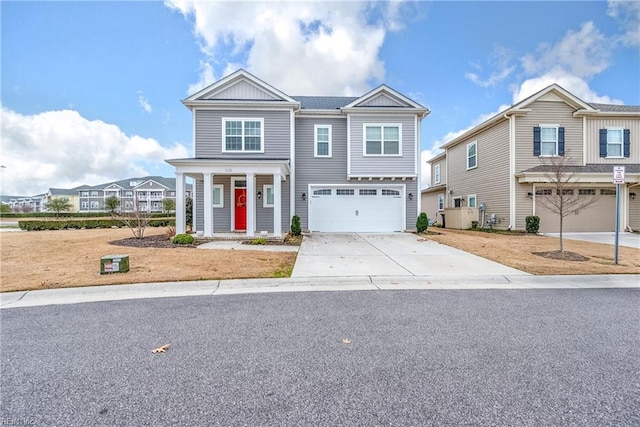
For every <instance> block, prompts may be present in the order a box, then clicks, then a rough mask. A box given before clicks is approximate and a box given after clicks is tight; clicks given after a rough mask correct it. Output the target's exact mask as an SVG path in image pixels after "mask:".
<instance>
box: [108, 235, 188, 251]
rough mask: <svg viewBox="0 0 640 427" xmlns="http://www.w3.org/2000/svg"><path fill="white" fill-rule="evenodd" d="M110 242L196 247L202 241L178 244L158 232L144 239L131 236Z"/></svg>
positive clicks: (165, 246)
mask: <svg viewBox="0 0 640 427" xmlns="http://www.w3.org/2000/svg"><path fill="white" fill-rule="evenodd" d="M109 243H110V244H112V245H116V246H128V247H131V248H195V247H197V246H198V245H199V244H200V243H201V242H197V241H196V242H195V243H193V244H191V245H176V244H174V243H173V242H172V241H171V239H169V238H168V237H167V236H165V235H164V234H158V235H154V236H147V237H144V238H142V239H136V238H135V237H130V238H128V239H122V240H114V241H112V242H109Z"/></svg>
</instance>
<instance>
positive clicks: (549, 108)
mask: <svg viewBox="0 0 640 427" xmlns="http://www.w3.org/2000/svg"><path fill="white" fill-rule="evenodd" d="M441 148H442V149H444V152H442V153H440V154H438V155H436V156H435V157H434V158H432V159H431V160H430V161H429V162H428V163H429V164H430V165H431V182H432V184H433V185H432V187H430V188H428V189H426V190H423V191H422V199H423V205H424V208H423V209H424V210H425V212H427V214H428V216H429V217H430V218H433V219H435V220H437V221H438V222H440V223H442V222H444V223H445V226H448V224H449V223H450V221H449V215H446V214H447V213H451V214H452V215H453V214H456V216H455V217H453V218H455V219H459V217H458V216H457V213H458V212H456V211H455V209H456V208H462V210H465V209H466V210H467V211H468V212H469V213H470V214H471V216H467V217H465V218H467V221H463V222H462V223H460V222H459V221H456V224H455V226H458V227H460V228H466V227H469V226H470V225H471V224H469V223H468V222H469V221H468V219H470V218H472V217H473V219H474V220H476V221H478V222H479V223H481V225H484V226H486V225H487V224H490V225H491V226H493V227H495V228H503V229H506V228H512V229H517V230H524V229H525V217H526V216H528V215H537V216H539V217H540V231H541V232H557V231H558V229H559V218H558V215H557V214H556V213H554V212H552V211H551V210H550V209H548V208H547V207H546V206H544V205H543V203H542V202H543V200H542V198H543V197H547V196H553V195H554V194H555V193H557V189H554V184H553V182H554V178H553V177H552V173H551V172H552V169H553V165H552V163H553V159H554V158H565V159H566V165H567V166H566V167H565V168H564V172H565V177H567V178H569V180H570V185H569V187H570V188H565V189H563V190H562V191H563V192H564V193H563V194H566V195H567V196H569V195H570V196H575V197H577V198H578V199H579V198H581V197H584V198H591V199H593V201H592V203H591V204H590V205H589V206H587V207H585V208H584V209H582V210H578V211H577V212H576V213H575V214H573V215H569V216H567V217H566V218H565V219H564V224H563V225H564V231H569V232H570V231H573V232H579V231H613V230H614V228H615V212H616V206H615V200H616V187H615V186H614V184H613V167H614V166H624V167H625V172H626V174H625V184H624V185H622V186H621V194H620V196H621V197H620V199H621V202H620V207H621V209H620V226H621V229H624V228H629V227H630V228H632V229H634V230H638V229H640V197H637V196H638V193H640V106H621V105H608V104H595V103H587V102H585V101H583V100H581V99H579V98H578V97H576V96H575V95H573V94H571V93H570V92H568V91H567V90H565V89H563V88H562V87H560V86H558V85H556V84H553V85H551V86H549V87H547V88H545V89H543V90H541V91H540V92H538V93H536V94H534V95H532V96H530V97H528V98H527V99H524V100H523V101H520V102H518V103H517V104H515V105H513V106H511V107H510V108H508V109H506V110H505V111H503V112H501V113H499V114H497V115H496V116H494V117H492V118H490V119H488V120H487V121H485V122H483V123H481V124H480V125H478V126H476V127H474V128H472V129H470V130H468V131H467V132H465V133H464V134H462V135H460V136H458V137H456V138H454V139H452V140H451V141H449V142H447V143H446V144H444V145H443V146H442V147H441ZM578 201H579V200H578ZM450 209H451V211H449V210H450ZM443 214H444V215H443ZM443 216H444V218H443Z"/></svg>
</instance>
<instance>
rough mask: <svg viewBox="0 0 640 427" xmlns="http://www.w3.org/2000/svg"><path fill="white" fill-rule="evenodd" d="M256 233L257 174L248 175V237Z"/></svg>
mask: <svg viewBox="0 0 640 427" xmlns="http://www.w3.org/2000/svg"><path fill="white" fill-rule="evenodd" d="M255 232H256V174H255V173H247V236H249V237H251V236H254V235H255Z"/></svg>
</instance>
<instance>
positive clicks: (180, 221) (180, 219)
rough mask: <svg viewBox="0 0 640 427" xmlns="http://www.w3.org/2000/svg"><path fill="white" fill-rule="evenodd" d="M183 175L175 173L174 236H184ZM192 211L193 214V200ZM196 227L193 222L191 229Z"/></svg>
mask: <svg viewBox="0 0 640 427" xmlns="http://www.w3.org/2000/svg"><path fill="white" fill-rule="evenodd" d="M184 184H185V180H184V174H183V173H181V172H176V234H184V232H185V231H186V221H185V219H186V210H185V208H186V202H185V197H184V190H185V185H184ZM193 202H194V205H193V211H194V212H195V210H196V207H195V199H194V200H193ZM195 227H196V224H195V222H194V224H193V228H195Z"/></svg>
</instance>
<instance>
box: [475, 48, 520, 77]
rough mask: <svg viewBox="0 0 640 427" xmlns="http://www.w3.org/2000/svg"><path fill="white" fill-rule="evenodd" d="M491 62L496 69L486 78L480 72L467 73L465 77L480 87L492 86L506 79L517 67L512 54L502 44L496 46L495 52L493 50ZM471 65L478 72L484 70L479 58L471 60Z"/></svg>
mask: <svg viewBox="0 0 640 427" xmlns="http://www.w3.org/2000/svg"><path fill="white" fill-rule="evenodd" d="M490 63H491V66H492V67H493V68H495V71H493V72H492V73H491V74H490V75H489V77H487V78H486V79H484V80H483V79H482V77H480V75H479V74H478V73H472V72H468V73H465V75H464V76H465V78H467V79H468V80H471V81H472V82H473V83H475V84H476V85H478V86H480V87H491V86H495V85H497V84H498V83H500V82H502V81H503V80H505V79H506V78H507V77H509V76H510V75H511V73H513V72H514V71H515V69H516V66H515V65H512V64H511V54H510V53H509V51H508V50H507V49H506V48H505V47H504V46H500V45H496V46H494V48H493V52H491V57H490ZM469 65H471V66H472V67H473V68H474V69H476V70H477V71H478V72H479V71H481V70H482V65H481V64H480V62H479V61H477V60H476V61H471V62H470V63H469Z"/></svg>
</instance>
